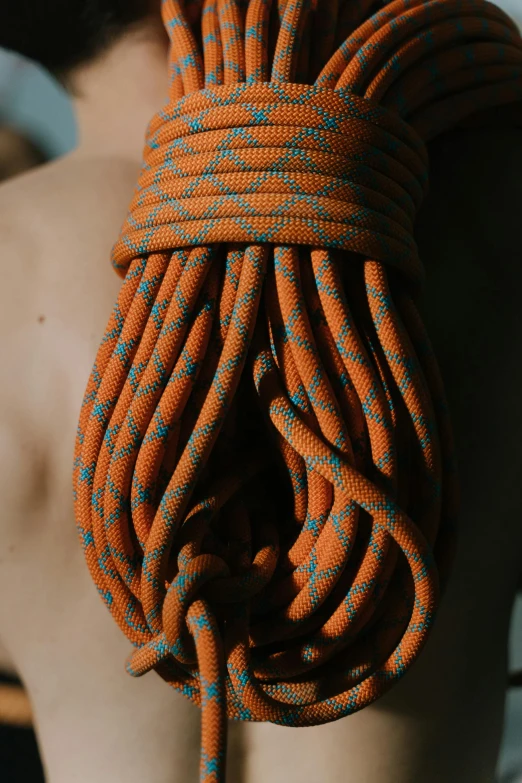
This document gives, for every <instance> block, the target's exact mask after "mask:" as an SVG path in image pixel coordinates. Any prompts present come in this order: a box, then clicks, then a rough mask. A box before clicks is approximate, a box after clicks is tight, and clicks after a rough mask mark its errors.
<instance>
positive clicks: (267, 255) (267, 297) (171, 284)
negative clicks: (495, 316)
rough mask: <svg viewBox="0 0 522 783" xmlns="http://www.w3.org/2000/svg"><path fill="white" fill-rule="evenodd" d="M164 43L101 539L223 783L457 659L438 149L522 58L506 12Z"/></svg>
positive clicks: (129, 626) (250, 29)
mask: <svg viewBox="0 0 522 783" xmlns="http://www.w3.org/2000/svg"><path fill="white" fill-rule="evenodd" d="M376 6H377V8H376ZM378 7H381V10H378ZM163 16H164V21H165V26H166V29H167V31H168V33H169V36H170V37H171V43H172V46H171V63H170V65H171V77H172V78H171V94H170V102H169V104H168V105H167V106H166V107H165V108H164V109H163V110H162V111H160V112H159V113H158V115H157V116H156V117H155V118H154V119H153V120H152V122H151V124H150V127H149V130H148V135H147V142H146V147H145V154H144V164H143V169H142V173H141V176H140V180H139V183H138V187H137V189H136V193H135V196H134V199H133V202H132V204H131V207H130V210H129V215H128V218H127V221H126V223H125V225H124V227H123V229H122V233H121V236H120V239H119V241H118V243H117V244H116V246H115V249H114V256H113V263H114V265H115V267H116V269H117V270H118V272H119V273H120V274H121V275H122V276H124V278H125V279H124V283H123V285H122V288H121V293H120V295H119V299H118V302H117V304H116V306H115V309H114V312H113V314H112V317H111V319H110V322H109V324H108V327H107V331H106V334H105V337H104V339H103V342H102V344H101V346H100V349H99V352H98V356H97V358H96V362H95V365H94V368H93V371H92V375H91V378H90V380H89V383H88V387H87V391H86V395H85V399H84V403H83V407H82V411H81V417H80V422H79V429H78V438H77V449H76V455H75V467H74V491H75V510H76V519H77V525H78V530H79V533H80V536H81V540H82V543H83V547H84V551H85V557H86V560H87V563H88V565H89V568H90V571H91V574H92V577H93V579H94V581H95V583H96V585H97V588H98V590H99V592H100V594H101V595H102V597H103V599H104V601H105V603H106V604H107V606H108V607H109V609H110V611H111V612H112V614H113V617H114V619H115V620H116V621H117V622H118V623H119V625H120V626H121V628H122V629H123V631H124V632H125V634H126V635H127V636H128V638H129V639H130V641H131V642H132V643H133V645H134V646H135V650H134V652H133V653H132V655H131V656H130V658H129V661H128V671H129V672H130V673H131V674H133V675H141V674H143V673H145V672H147V671H149V670H150V669H152V668H154V669H155V670H156V671H158V672H159V673H160V674H161V676H162V677H163V678H164V679H165V680H166V681H167V682H168V683H170V684H171V685H172V686H174V687H175V688H177V689H178V690H179V691H181V692H182V693H183V694H184V695H185V696H187V697H188V698H190V699H192V701H194V702H195V703H196V704H198V705H199V706H201V708H202V751H201V754H202V755H201V778H200V779H201V781H205V783H208V782H210V781H214V782H221V783H222V781H224V767H225V737H226V719H227V715H228V716H229V717H232V718H236V719H242V720H263V721H265V720H266V721H272V722H274V723H280V724H284V725H287V726H307V725H312V724H318V723H324V722H328V721H332V720H335V719H337V718H340V717H342V716H344V715H348V714H350V713H353V712H356V711H357V710H360V709H361V708H363V707H364V706H366V705H368V704H370V703H371V702H373V701H374V700H375V699H377V698H378V697H379V696H380V695H382V694H383V693H384V692H385V691H387V690H388V689H389V688H390V687H391V686H392V685H393V684H394V683H395V682H397V681H398V679H399V678H400V677H402V676H403V674H404V672H405V671H406V670H407V669H408V667H409V666H410V665H411V664H412V662H413V661H414V660H415V658H416V657H417V655H418V654H419V652H420V651H421V649H422V647H423V645H424V643H425V641H426V638H427V636H428V634H429V632H430V628H431V627H432V624H433V620H434V616H435V611H436V608H437V604H438V600H439V596H440V592H441V590H443V589H444V586H445V584H446V580H447V576H448V573H449V569H450V567H451V558H452V552H453V547H454V535H455V523H456V518H457V514H458V483H457V475H456V468H455V460H454V453H453V444H452V436H451V425H450V420H449V414H448V410H447V406H446V401H445V397H444V390H443V385H442V382H441V379H440V376H439V372H438V369H437V364H436V360H435V358H434V356H433V353H432V351H431V348H430V343H429V340H428V338H427V336H426V334H425V331H424V328H423V325H422V322H421V319H420V317H419V314H418V312H417V309H416V306H415V297H416V295H417V294H418V292H419V290H420V287H421V286H422V266H421V264H420V262H419V258H418V255H417V249H416V245H415V241H414V239H413V223H414V219H415V215H416V212H417V210H418V208H419V205H420V204H421V201H422V197H423V195H424V193H425V191H426V186H427V165H428V159H427V153H426V147H425V143H426V141H427V140H429V139H431V138H432V137H433V136H435V135H437V134H438V133H440V132H442V131H444V130H446V129H448V128H450V127H451V126H452V125H454V124H456V123H458V122H459V121H461V120H463V119H464V118H465V117H467V116H468V115H470V114H472V113H474V112H479V111H481V110H485V109H487V108H490V107H493V106H504V105H506V104H510V103H513V105H514V104H515V102H516V101H520V99H521V98H522V40H521V38H520V36H519V34H518V32H517V31H516V28H515V26H514V24H513V22H512V21H511V20H510V19H509V17H507V16H506V15H505V14H504V13H503V12H502V11H500V10H499V9H498V8H497V7H496V6H494V5H492V4H490V3H488V2H483V0H431V1H428V0H396V2H393V3H391V4H385V5H384V7H382V3H374V2H370V1H369V0H357V1H355V0H314V2H311V1H310V0H282V1H281V2H279V4H277V3H276V2H275V0H274V1H273V2H272V3H271V2H270V0H250V1H249V2H248V3H247V2H240V0H204V2H203V3H202V4H201V3H197V2H196V3H194V2H192V3H189V2H188V0H187V7H186V8H185V9H183V8H182V7H181V5H180V2H179V1H178V0H164V2H163Z"/></svg>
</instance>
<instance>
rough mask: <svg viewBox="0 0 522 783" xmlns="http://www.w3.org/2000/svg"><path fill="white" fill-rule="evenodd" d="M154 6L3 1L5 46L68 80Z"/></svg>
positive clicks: (115, 0) (1, 40)
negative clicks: (67, 75)
mask: <svg viewBox="0 0 522 783" xmlns="http://www.w3.org/2000/svg"><path fill="white" fill-rule="evenodd" d="M150 6H151V2H150V0H2V2H1V3H0V46H3V47H5V48H6V49H11V50H13V51H15V52H18V53H19V54H23V55H25V56H26V57H29V58H30V59H32V60H36V62H39V63H40V64H41V65H43V66H44V67H45V68H47V69H48V70H50V71H52V72H53V73H56V74H65V73H67V71H69V70H70V69H71V68H73V67H74V66H76V65H79V64H80V63H83V62H86V61H88V60H90V59H92V58H93V57H95V56H96V55H97V54H98V53H99V52H100V51H101V50H103V49H104V48H105V47H106V46H107V45H108V44H109V43H110V42H111V41H113V40H114V39H115V38H117V37H118V35H120V34H121V33H122V32H124V30H125V29H127V28H128V27H129V26H131V25H132V24H133V23H135V22H137V21H139V20H140V19H143V18H144V17H145V16H146V15H147V13H148V11H149V9H150Z"/></svg>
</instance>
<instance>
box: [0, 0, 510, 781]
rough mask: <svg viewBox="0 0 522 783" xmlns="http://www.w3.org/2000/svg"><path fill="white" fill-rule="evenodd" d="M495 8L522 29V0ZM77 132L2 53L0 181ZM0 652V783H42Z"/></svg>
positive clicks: (60, 104)
mask: <svg viewBox="0 0 522 783" xmlns="http://www.w3.org/2000/svg"><path fill="white" fill-rule="evenodd" d="M497 4H498V5H500V6H502V7H503V8H504V10H506V11H507V12H508V13H510V14H511V15H512V16H513V17H514V18H515V19H516V20H517V21H518V22H519V24H520V25H521V26H522V0H499V1H498V2H497ZM75 137H76V129H75V122H74V116H73V113H72V109H71V106H70V103H69V100H68V98H67V95H66V94H65V92H64V91H63V90H62V89H61V88H60V87H59V86H58V85H57V84H56V83H55V82H54V81H53V80H52V79H51V78H50V77H49V76H48V75H47V74H46V73H44V72H43V71H42V70H41V69H39V68H38V67H37V66H35V65H33V64H32V63H29V62H27V61H24V60H22V59H21V58H19V57H17V56H15V55H13V54H11V53H9V52H4V51H2V50H0V180H3V179H6V178H8V177H10V176H15V175H16V174H18V173H21V172H22V171H24V170H26V169H29V168H31V167H32V166H36V165H41V164H42V163H44V162H45V161H46V160H49V159H52V158H54V157H57V156H59V155H63V154H65V153H67V152H68V151H69V150H71V149H72V148H73V147H74V145H75ZM2 658H3V656H2V650H1V649H0V780H1V781H3V783H43V780H44V778H43V773H42V768H41V764H40V760H39V755H38V747H37V743H36V739H35V736H34V732H33V730H32V722H31V709H30V705H29V702H28V700H27V697H26V695H25V693H24V691H23V688H22V687H21V684H20V683H19V682H18V680H17V678H16V674H15V673H14V672H12V671H9V667H8V665H7V664H6V663H3V662H2ZM510 663H511V668H512V669H522V594H520V595H519V597H518V599H517V601H516V604H515V608H514V615H513V623H512V631H511V645H510ZM498 781H499V783H522V688H518V689H512V690H511V691H508V693H507V699H506V721H505V731H504V741H503V747H502V753H501V758H500V762H499V769H498Z"/></svg>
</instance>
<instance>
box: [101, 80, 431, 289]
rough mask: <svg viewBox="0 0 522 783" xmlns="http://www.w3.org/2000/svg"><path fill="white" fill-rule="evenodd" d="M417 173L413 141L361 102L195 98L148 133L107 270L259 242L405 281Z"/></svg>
mask: <svg viewBox="0 0 522 783" xmlns="http://www.w3.org/2000/svg"><path fill="white" fill-rule="evenodd" d="M156 124H158V125H159V127H158V128H157V130H153V128H154V127H155V126H156ZM426 165H427V153H426V150H425V148H424V144H423V142H422V140H421V139H420V138H419V137H417V135H416V134H415V133H414V131H412V129H411V128H410V127H409V126H408V125H407V124H406V123H404V122H403V121H402V120H401V118H400V117H399V116H398V115H395V114H392V113H391V112H387V111H386V110H384V109H382V108H381V107H379V106H378V105H377V104H375V105H373V104H372V103H371V102H370V101H368V100H367V99H365V98H359V97H357V96H354V95H351V94H349V93H346V94H345V93H343V92H335V91H333V90H329V89H326V88H317V87H310V86H308V85H300V84H292V83H289V84H259V85H258V84H243V85H240V87H237V86H233V87H225V88H223V87H216V88H214V89H213V90H206V91H202V92H197V93H194V94H192V95H189V96H187V98H184V99H181V100H180V101H179V102H178V104H176V106H175V107H174V108H173V110H171V111H168V112H165V111H163V112H161V114H160V117H159V118H158V120H157V123H153V124H152V126H151V128H150V135H149V143H148V146H147V150H146V154H145V158H144V165H143V169H142V173H141V176H140V180H139V182H138V186H137V190H136V195H135V198H134V200H133V202H132V203H131V206H130V210H129V216H128V218H127V222H126V224H125V226H124V227H123V230H122V235H121V237H120V240H119V242H118V243H117V245H116V247H115V249H114V254H113V263H114V265H115V267H116V268H117V269H122V270H123V269H125V268H126V266H128V264H129V263H130V262H131V260H132V259H133V258H134V257H135V256H136V255H140V254H142V253H147V252H154V251H158V250H159V251H162V250H167V249H169V248H171V247H172V246H177V247H182V246H185V245H200V244H204V243H212V242H227V241H234V242H239V241H241V242H250V243H256V242H271V243H285V244H305V245H314V246H316V247H331V248H334V247H337V248H340V249H344V250H352V251H354V252H360V251H364V252H366V253H368V252H370V251H371V254H372V257H374V258H375V259H378V260H380V261H387V262H389V263H391V264H394V265H396V266H399V267H400V268H404V271H405V272H406V273H408V272H409V274H410V275H411V276H412V277H413V278H415V277H418V276H419V274H421V273H420V271H419V261H418V257H417V252H416V246H415V242H414V241H413V239H412V236H411V234H412V230H413V222H412V221H413V217H414V214H415V211H416V210H417V209H418V207H419V206H420V202H421V199H422V195H423V192H424V190H425V187H426V183H427V172H426ZM240 173H241V174H246V175H247V177H246V178H243V179H242V180H241V179H239V181H238V176H237V175H238V174H240ZM295 175H297V178H296V177H295ZM238 185H239V188H238ZM388 194H389V195H388Z"/></svg>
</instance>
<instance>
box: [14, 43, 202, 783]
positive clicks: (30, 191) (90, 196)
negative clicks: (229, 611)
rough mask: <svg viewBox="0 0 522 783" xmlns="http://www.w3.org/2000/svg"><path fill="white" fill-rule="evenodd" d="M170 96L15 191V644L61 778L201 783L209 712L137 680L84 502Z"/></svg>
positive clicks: (158, 94) (85, 782) (49, 757)
mask: <svg viewBox="0 0 522 783" xmlns="http://www.w3.org/2000/svg"><path fill="white" fill-rule="evenodd" d="M149 54H150V53H149ZM152 54H153V55H155V56H156V57H157V58H158V55H157V53H155V52H154V51H153V52H152ZM137 55H138V58H139V55H140V49H138V52H137ZM118 56H119V57H120V58H121V59H124V56H125V50H123V51H121V49H120V52H118ZM121 66H122V67H124V66H125V63H122V64H121ZM127 66H128V63H127ZM119 67H120V66H119V65H118V68H119ZM159 67H160V65H159V63H158V70H159ZM163 68H164V66H163ZM113 75H114V74H113ZM153 76H154V77H156V73H155V72H153ZM115 78H116V77H115ZM163 88H164V79H159V87H156V89H155V91H154V92H153V94H152V95H151V98H150V102H149V103H148V104H147V101H145V103H146V108H144V112H143V115H140V116H138V119H137V122H136V123H135V124H138V128H136V129H134V127H133V126H131V124H130V125H129V131H128V137H127V138H125V136H121V143H120V144H118V145H117V147H116V149H114V148H113V149H111V148H110V147H109V149H108V150H107V148H105V147H101V146H100V145H98V143H97V142H96V143H95V142H93V143H91V141H90V138H89V136H88V135H87V138H86V140H85V142H84V143H83V145H82V144H80V147H79V149H78V151H75V152H74V153H72V154H71V155H70V156H68V157H66V158H63V159H61V160H58V161H56V162H54V163H51V164H49V165H47V166H44V167H43V168H41V169H39V170H37V171H35V172H34V173H30V174H27V175H24V176H22V177H20V178H18V179H16V180H13V181H12V182H10V183H8V184H6V185H4V186H3V187H2V188H0V247H1V261H0V263H1V269H2V278H3V283H2V285H1V286H0V366H1V367H2V384H1V391H0V495H1V497H2V505H1V511H0V528H1V536H0V591H1V593H2V595H3V596H4V599H3V600H2V601H1V602H0V628H1V632H0V636H1V639H2V642H3V644H4V646H5V648H6V650H7V652H8V654H9V655H10V657H11V659H12V661H13V663H14V665H15V667H16V668H17V669H18V671H19V672H20V674H21V676H22V678H23V679H24V681H25V683H26V685H27V687H28V690H29V694H30V697H31V700H32V703H33V707H34V710H35V715H36V723H37V731H38V736H39V740H40V746H41V749H42V752H43V757H44V763H45V767H46V772H47V778H48V781H49V782H50V783H76V781H78V783H95V782H96V783H117V782H118V781H126V783H134V782H136V783H138V781H140V783H142V782H143V781H151V783H153V782H154V783H155V782H156V781H157V782H158V783H172V781H187V780H191V779H194V778H195V777H197V765H198V753H197V744H198V730H199V727H198V712H197V709H196V708H195V707H193V706H192V705H191V704H188V703H187V702H186V701H185V700H184V699H183V698H182V697H181V696H179V695H178V694H176V693H175V692H173V691H172V690H171V689H169V688H168V687H167V686H166V685H165V684H164V683H163V682H162V681H161V680H160V678H159V677H157V676H156V675H153V676H152V677H146V678H144V679H142V680H135V681H133V680H132V678H130V677H129V676H128V675H127V674H126V672H125V669H124V663H125V658H126V656H127V655H128V653H129V651H130V645H129V643H128V641H127V639H126V638H125V636H124V635H123V634H122V633H121V631H120V630H119V628H118V627H117V626H116V625H115V623H114V621H113V620H112V618H111V616H110V614H109V613H108V612H107V609H106V608H105V606H104V605H103V603H102V602H101V600H100V598H99V596H98V594H97V592H96V589H95V587H94V585H93V584H92V582H91V578H90V575H89V573H88V570H87V567H86V565H85V562H84V557H83V553H82V551H81V547H80V545H79V541H78V537H77V533H76V529H75V524H74V515H73V507H72V479H71V475H72V474H71V466H72V455H73V447H74V438H75V432H76V426H77V419H78V414H79V410H80V405H81V401H82V398H83V393H84V389H85V385H86V381H87V378H88V376H89V373H90V370H91V367H92V363H93V359H94V356H95V353H96V350H97V347H98V344H99V342H100V340H101V337H102V336H103V332H104V329H105V325H106V322H107V320H108V317H109V315H110V312H111V310H112V307H113V304H114V302H115V300H116V296H117V293H118V290H119V287H120V284H121V281H120V280H119V278H118V277H117V276H116V274H115V273H114V271H113V270H112V268H111V265H110V261H109V259H110V251H111V246H112V244H113V242H114V240H115V238H116V237H117V233H118V228H119V225H120V224H121V223H122V221H123V218H124V216H125V212H126V207H127V205H128V202H129V201H130V198H131V196H132V191H133V187H134V184H135V180H136V177H137V173H138V170H139V158H140V152H141V144H142V137H143V134H144V131H145V125H146V122H147V120H148V119H149V118H150V117H151V116H152V114H153V112H154V111H155V110H157V109H158V108H160V106H161V104H162V101H163V94H162V90H163ZM138 97H141V96H138ZM129 99H130V96H129ZM104 116H105V118H107V112H105V114H104ZM115 119H116V122H118V121H119V117H116V118H115ZM104 121H105V120H104ZM93 130H95V129H93ZM131 137H132V138H131ZM109 143H110V139H109ZM191 748H192V749H193V752H192V753H190V752H187V749H191ZM173 770H176V772H175V773H173Z"/></svg>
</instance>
